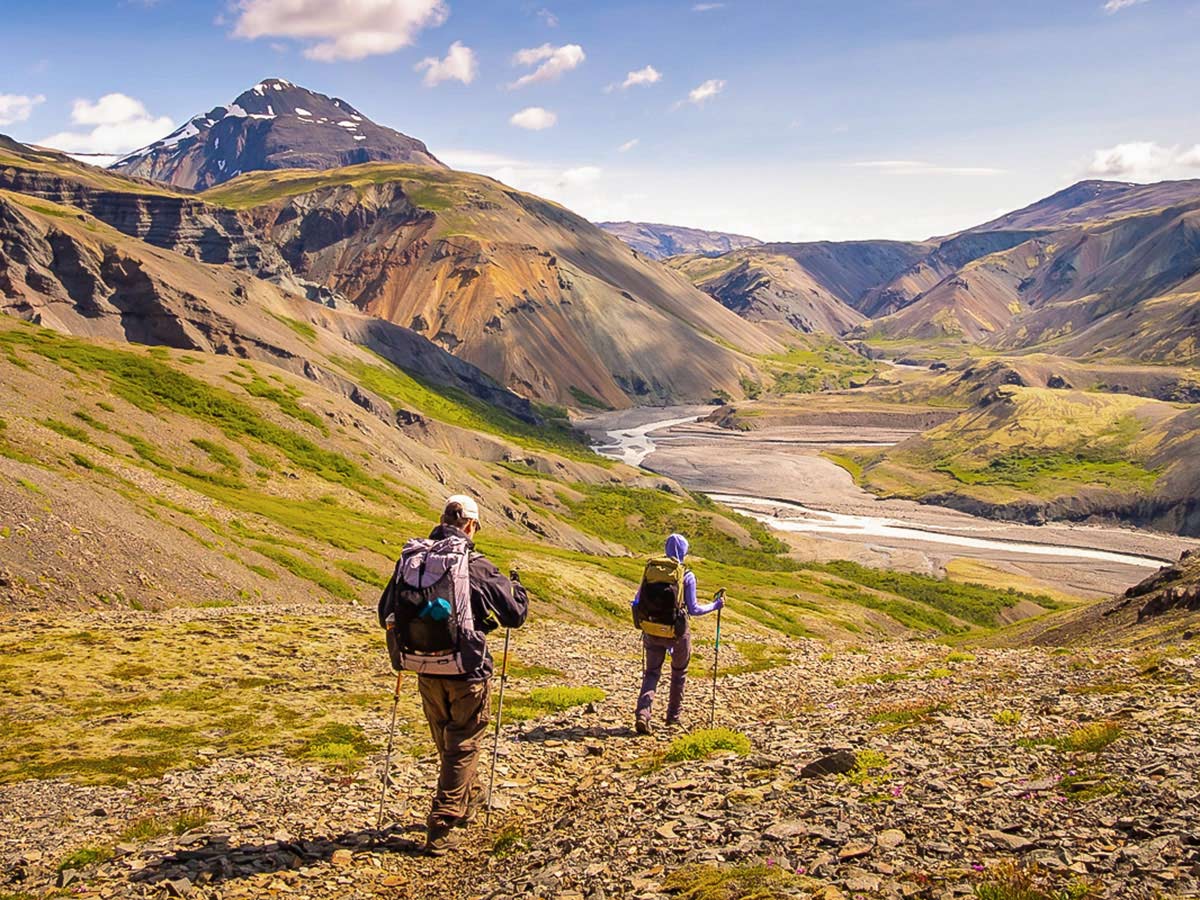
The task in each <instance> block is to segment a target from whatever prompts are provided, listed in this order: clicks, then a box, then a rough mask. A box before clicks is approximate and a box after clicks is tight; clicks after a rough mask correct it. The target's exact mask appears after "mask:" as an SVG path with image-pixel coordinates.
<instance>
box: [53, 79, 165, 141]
mask: <svg viewBox="0 0 1200 900" xmlns="http://www.w3.org/2000/svg"><path fill="white" fill-rule="evenodd" d="M71 121H72V122H73V123H74V124H76V125H91V126H94V127H93V128H92V129H91V130H90V131H89V130H81V131H60V132H58V133H56V134H52V135H50V136H49V137H45V138H42V139H41V140H40V141H38V143H39V144H44V145H46V146H48V147H54V148H56V149H58V150H63V151H65V152H67V153H82V154H89V153H94V154H117V155H120V154H124V153H128V152H129V151H131V150H133V149H135V148H137V147H144V146H145V145H147V144H152V143H154V142H155V141H157V140H159V139H160V138H162V137H163V136H164V135H166V134H168V133H169V132H170V131H171V128H172V126H173V125H174V123H173V122H172V121H171V119H170V118H169V117H168V116H152V115H151V114H150V112H149V111H148V110H147V109H146V107H145V104H143V103H142V101H140V100H137V99H135V98H133V97H130V96H128V95H126V94H117V93H112V94H105V95H104V96H103V97H101V98H100V99H99V100H96V101H95V102H92V101H90V100H76V101H75V102H74V103H73V104H72V106H71Z"/></svg>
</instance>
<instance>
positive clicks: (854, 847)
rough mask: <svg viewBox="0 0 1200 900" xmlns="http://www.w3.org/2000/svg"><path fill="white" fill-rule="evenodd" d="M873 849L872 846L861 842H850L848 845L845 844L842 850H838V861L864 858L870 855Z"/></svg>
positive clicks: (873, 846)
mask: <svg viewBox="0 0 1200 900" xmlns="http://www.w3.org/2000/svg"><path fill="white" fill-rule="evenodd" d="M874 849H875V845H874V844H867V843H864V842H862V841H851V842H850V843H849V844H846V845H845V846H844V847H842V849H840V850H838V859H840V860H847V859H861V858H862V857H864V856H868V855H870V853H871V851H872V850H874Z"/></svg>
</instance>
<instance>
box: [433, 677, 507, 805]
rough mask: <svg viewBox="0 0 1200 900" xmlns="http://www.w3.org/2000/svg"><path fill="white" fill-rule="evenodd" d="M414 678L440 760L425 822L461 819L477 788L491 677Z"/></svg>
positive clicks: (489, 710)
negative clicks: (465, 679) (419, 690)
mask: <svg viewBox="0 0 1200 900" xmlns="http://www.w3.org/2000/svg"><path fill="white" fill-rule="evenodd" d="M419 683H420V687H421V705H422V706H423V707H424V709H425V718H426V719H427V720H428V722H429V733H430V734H432V735H433V742H434V743H435V744H436V745H437V751H438V758H439V759H440V760H441V771H440V773H439V774H438V783H437V793H436V794H434V797H433V809H432V811H431V812H430V813H429V824H430V825H431V826H452V825H460V824H465V821H466V817H467V807H468V804H469V802H470V799H471V797H472V795H474V794H476V793H479V792H481V791H482V787H481V786H480V785H479V784H478V780H479V779H478V774H479V750H480V748H481V747H482V746H483V738H484V733H485V732H486V731H487V724H488V719H489V718H491V706H490V687H491V682H490V681H458V680H456V679H452V678H434V677H431V676H427V675H422V676H421V677H420V679H419Z"/></svg>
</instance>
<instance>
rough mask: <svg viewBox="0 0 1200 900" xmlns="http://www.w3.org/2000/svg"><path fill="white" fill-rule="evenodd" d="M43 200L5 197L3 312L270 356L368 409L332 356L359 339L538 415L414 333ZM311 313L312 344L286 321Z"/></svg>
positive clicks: (437, 379) (83, 332)
mask: <svg viewBox="0 0 1200 900" xmlns="http://www.w3.org/2000/svg"><path fill="white" fill-rule="evenodd" d="M38 203H39V200H35V199H33V198H27V197H18V196H17V195H14V194H4V193H0V312H5V313H8V314H10V315H15V316H19V317H20V318H23V319H26V320H27V321H31V322H36V323H38V324H41V325H45V326H47V327H50V328H54V329H56V330H58V331H64V332H67V333H70V334H76V335H80V336H84V337H92V338H104V339H107V340H114V341H127V342H130V343H137V344H149V345H161V346H167V347H174V348H177V349H183V350H198V351H202V352H206V353H215V354H222V355H232V356H237V357H241V358H249V359H261V360H265V361H269V362H271V363H273V364H275V365H279V366H281V367H283V368H287V369H289V370H291V371H294V372H296V373H297V374H303V375H304V376H305V377H307V378H309V379H311V380H314V381H318V382H321V383H323V384H326V385H327V386H330V387H332V388H334V389H336V390H337V391H339V392H341V393H343V394H344V395H345V396H347V397H350V398H351V399H352V400H354V402H356V403H358V404H359V405H360V406H363V407H364V408H368V409H372V408H374V409H383V408H385V407H386V404H381V403H380V402H379V401H378V399H377V398H373V397H371V396H370V394H369V392H366V391H363V390H362V388H361V387H360V386H358V385H357V384H355V383H354V382H353V381H352V380H349V379H347V378H345V377H343V376H340V375H337V374H336V373H335V372H333V371H332V370H331V369H330V368H329V367H328V366H327V365H326V364H325V363H324V362H322V360H323V358H325V357H326V356H328V357H330V358H332V357H335V356H346V355H347V354H348V353H349V352H350V350H351V348H352V347H353V346H355V345H357V346H360V347H366V348H368V349H370V350H372V351H373V352H374V353H376V354H378V355H379V356H381V357H383V358H385V359H388V360H390V361H391V362H393V363H395V364H396V365H397V366H399V367H401V368H403V369H404V370H406V371H407V372H409V373H411V374H414V375H416V376H418V377H421V378H424V379H427V380H429V381H431V382H433V383H435V384H439V385H445V386H448V387H452V388H455V389H457V390H460V391H463V392H464V393H466V394H468V395H470V396H473V397H477V398H479V399H481V400H484V401H486V402H488V403H490V404H492V405H493V406H496V407H499V408H500V409H503V410H505V411H507V412H510V413H512V414H513V415H515V416H517V417H518V418H520V419H523V420H525V421H527V422H531V423H537V422H539V421H540V420H539V418H538V416H537V414H536V413H535V412H534V410H533V408H532V406H531V405H530V403H529V402H528V401H527V400H524V399H522V398H520V397H517V396H515V395H514V394H512V393H511V392H510V391H507V390H505V389H504V388H503V387H502V386H500V385H499V384H497V383H496V382H495V381H494V380H492V379H491V378H489V377H488V376H487V375H486V374H484V373H483V372H482V371H480V370H479V369H477V368H476V367H474V366H472V365H471V364H470V363H468V362H466V361H464V360H461V359H458V358H456V357H454V356H453V355H451V354H450V353H448V352H446V351H445V350H443V349H441V348H439V347H437V346H436V345H434V344H432V343H431V342H429V341H428V340H426V339H425V338H423V337H422V336H420V335H419V334H416V333H415V332H413V331H411V330H410V329H407V328H403V327H400V326H398V325H395V324H393V323H391V322H386V321H383V320H380V319H377V318H374V317H370V316H365V315H362V314H359V313H357V312H354V311H345V310H335V309H317V308H316V307H314V306H312V305H311V304H309V303H308V301H305V300H301V299H299V298H297V297H295V296H294V295H290V294H288V293H286V292H284V291H281V290H280V289H279V288H278V287H277V286H276V285H274V284H271V283H270V282H268V281H264V280H263V279H260V278H256V277H254V276H253V275H251V274H249V273H245V272H238V271H236V270H233V269H231V268H229V267H225V266H207V265H202V264H200V263H198V262H196V261H194V260H192V259H189V258H184V257H181V256H179V255H178V254H176V253H174V252H172V251H170V250H164V249H160V248H155V247H151V246H148V245H147V244H144V243H142V242H140V241H138V240H136V239H134V238H130V237H127V236H125V235H123V234H121V233H120V232H118V231H116V230H115V229H109V228H107V227H106V226H104V225H103V224H101V223H100V222H99V221H97V220H95V219H93V218H91V217H89V216H87V215H86V214H83V213H78V212H76V211H74V210H73V209H71V208H70V207H65V206H64V207H49V206H45V207H39V206H37V204H38ZM306 311H307V316H306V318H311V320H312V321H315V322H319V323H320V324H321V325H323V326H324V327H323V328H320V329H316V330H314V331H313V335H314V336H313V337H312V338H311V339H304V338H303V337H301V336H300V335H298V333H297V332H296V331H295V329H294V327H292V326H291V325H289V324H288V320H289V319H293V321H296V320H294V317H295V316H297V315H305V313H306ZM326 344H328V346H326Z"/></svg>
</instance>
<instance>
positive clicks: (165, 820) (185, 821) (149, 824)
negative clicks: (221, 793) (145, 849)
mask: <svg viewBox="0 0 1200 900" xmlns="http://www.w3.org/2000/svg"><path fill="white" fill-rule="evenodd" d="M211 818H212V815H211V813H210V812H209V811H208V810H207V809H204V808H197V809H190V810H187V811H186V812H182V813H179V814H178V815H175V816H163V815H150V816H142V817H141V818H140V819H137V820H135V821H133V822H131V823H130V824H129V825H128V826H127V827H126V828H125V830H124V831H122V832H121V836H120V838H119V841H120V842H121V843H125V842H131V841H133V842H139V843H140V842H142V841H151V840H154V838H157V837H162V836H163V835H167V834H176V835H178V834H186V833H187V832H189V831H191V830H192V829H193V828H199V827H201V826H202V825H205V824H207V823H208V821H209V820H210V819H211Z"/></svg>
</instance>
